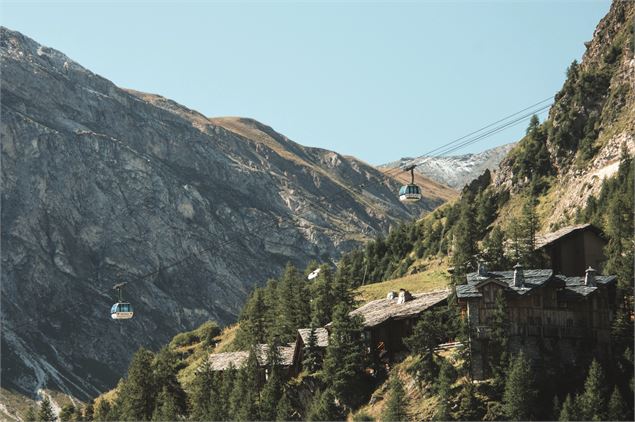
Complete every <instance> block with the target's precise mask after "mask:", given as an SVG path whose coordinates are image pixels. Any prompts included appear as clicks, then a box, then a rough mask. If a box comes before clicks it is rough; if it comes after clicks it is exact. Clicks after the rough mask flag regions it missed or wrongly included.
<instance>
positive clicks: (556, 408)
mask: <svg viewBox="0 0 635 422" xmlns="http://www.w3.org/2000/svg"><path fill="white" fill-rule="evenodd" d="M561 411H562V407H561V406H560V399H558V396H557V395H555V396H553V403H552V405H551V415H552V419H553V420H554V421H555V420H557V419H558V418H559V417H560V412H561Z"/></svg>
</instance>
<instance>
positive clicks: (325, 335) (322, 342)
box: [298, 327, 329, 347]
mask: <svg viewBox="0 0 635 422" xmlns="http://www.w3.org/2000/svg"><path fill="white" fill-rule="evenodd" d="M298 334H300V337H301V338H302V343H304V344H305V345H307V344H309V336H310V335H311V329H310V328H300V329H299V330H298ZM315 336H316V337H317V347H326V346H328V345H329V332H328V331H327V330H326V328H322V327H319V328H316V329H315Z"/></svg>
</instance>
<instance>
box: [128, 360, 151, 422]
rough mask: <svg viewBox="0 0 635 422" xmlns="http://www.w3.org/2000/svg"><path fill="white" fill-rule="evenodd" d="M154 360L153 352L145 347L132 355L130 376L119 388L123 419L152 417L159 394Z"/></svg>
mask: <svg viewBox="0 0 635 422" xmlns="http://www.w3.org/2000/svg"><path fill="white" fill-rule="evenodd" d="M153 360H154V355H153V353H152V352H150V351H149V350H147V349H144V348H140V349H139V350H138V351H137V352H136V353H135V354H134V356H133V357H132V362H131V363H130V367H129V368H128V377H127V378H126V380H125V381H124V382H123V384H122V385H121V387H120V388H121V389H120V390H119V399H120V415H119V417H120V418H121V420H132V421H141V420H149V419H150V418H151V417H152V413H153V412H154V406H155V400H156V395H157V392H156V389H155V380H154V376H153V370H152V369H153V368H152V362H153Z"/></svg>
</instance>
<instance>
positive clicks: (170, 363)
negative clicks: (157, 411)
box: [153, 347, 187, 415]
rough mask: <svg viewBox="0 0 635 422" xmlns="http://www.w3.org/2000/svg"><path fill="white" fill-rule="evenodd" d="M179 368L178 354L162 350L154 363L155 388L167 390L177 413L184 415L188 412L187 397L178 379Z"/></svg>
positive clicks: (169, 350)
mask: <svg viewBox="0 0 635 422" xmlns="http://www.w3.org/2000/svg"><path fill="white" fill-rule="evenodd" d="M178 366H179V362H178V359H177V356H176V354H175V353H174V352H173V351H172V350H171V349H170V348H168V347H164V348H163V349H161V350H160V351H159V353H157V355H156V357H155V359H154V362H153V369H154V371H153V374H154V382H155V387H154V388H155V389H156V390H157V391H161V390H163V389H165V394H166V395H167V396H169V397H168V398H169V399H170V400H169V401H170V402H171V403H172V404H173V405H174V407H175V411H176V413H177V414H179V415H183V414H185V413H186V410H187V407H186V403H187V396H186V394H185V391H184V390H183V388H182V387H181V383H180V382H179V381H178V380H177V378H176V375H177V373H178Z"/></svg>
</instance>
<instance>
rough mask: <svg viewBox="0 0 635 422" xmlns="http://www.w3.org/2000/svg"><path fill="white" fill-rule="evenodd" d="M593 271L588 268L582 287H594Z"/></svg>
mask: <svg viewBox="0 0 635 422" xmlns="http://www.w3.org/2000/svg"><path fill="white" fill-rule="evenodd" d="M595 272H596V271H595V270H594V269H593V268H591V267H590V266H589V268H587V270H586V275H585V276H584V285H585V286H589V287H595Z"/></svg>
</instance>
